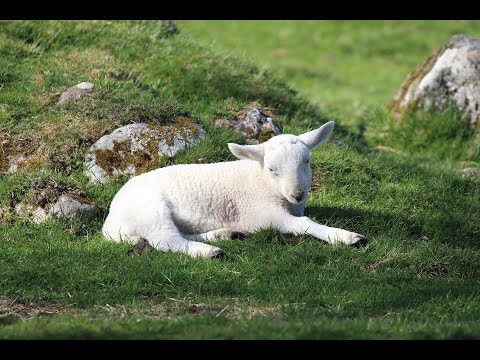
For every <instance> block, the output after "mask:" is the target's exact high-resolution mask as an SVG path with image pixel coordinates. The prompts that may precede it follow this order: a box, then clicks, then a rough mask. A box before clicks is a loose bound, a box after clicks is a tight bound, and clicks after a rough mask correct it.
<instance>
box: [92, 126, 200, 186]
mask: <svg viewBox="0 0 480 360" xmlns="http://www.w3.org/2000/svg"><path fill="white" fill-rule="evenodd" d="M205 136H206V131H205V130H204V129H203V128H202V127H201V126H200V125H198V124H196V123H194V122H193V121H191V120H188V119H180V120H177V121H176V122H173V123H170V124H166V125H157V124H145V123H136V124H129V125H126V126H123V127H121V128H119V129H116V130H114V131H113V132H112V133H110V134H108V135H105V136H102V137H101V138H100V139H99V140H98V141H97V142H95V143H94V144H93V145H92V146H91V147H90V149H89V151H88V152H87V154H86V159H85V165H86V168H87V176H88V177H89V178H90V179H91V180H92V181H93V182H94V183H102V184H105V183H106V182H107V181H109V180H111V179H114V178H116V177H119V176H122V175H127V176H135V175H138V174H140V173H142V172H145V171H148V170H149V169H150V168H152V167H153V166H156V165H158V163H159V162H160V160H161V159H162V158H163V157H173V156H175V155H176V154H177V153H178V152H179V151H181V150H184V149H185V148H186V147H187V146H189V145H195V144H197V143H198V142H200V140H201V139H202V138H204V137H205Z"/></svg>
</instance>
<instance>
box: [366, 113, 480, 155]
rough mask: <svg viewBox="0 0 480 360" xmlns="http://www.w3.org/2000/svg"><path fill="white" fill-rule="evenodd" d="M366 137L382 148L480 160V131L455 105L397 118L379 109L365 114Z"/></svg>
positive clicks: (406, 152)
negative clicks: (393, 118)
mask: <svg viewBox="0 0 480 360" xmlns="http://www.w3.org/2000/svg"><path fill="white" fill-rule="evenodd" d="M365 122H366V123H368V124H369V128H368V132H367V135H366V137H367V138H368V140H369V142H370V143H371V144H372V145H373V146H377V148H379V149H381V150H386V151H390V152H392V151H393V152H395V151H396V152H397V153H398V152H399V153H402V154H405V155H408V156H421V157H423V158H425V159H437V160H447V161H462V162H473V163H477V164H480V135H479V134H478V133H476V131H475V128H474V126H473V125H471V124H470V123H469V122H468V120H466V119H464V118H463V117H462V114H461V113H460V112H459V111H458V110H457V109H455V108H450V109H447V110H444V111H442V112H436V113H433V112H431V111H425V110H423V111H417V112H415V113H412V112H410V113H407V114H405V117H404V120H403V121H401V122H397V121H394V120H392V119H390V118H389V117H388V115H386V114H385V112H383V111H382V110H380V109H376V110H373V111H372V112H371V113H370V114H368V115H367V116H366V119H365Z"/></svg>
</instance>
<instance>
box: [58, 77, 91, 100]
mask: <svg viewBox="0 0 480 360" xmlns="http://www.w3.org/2000/svg"><path fill="white" fill-rule="evenodd" d="M93 88H94V85H93V84H92V83H90V82H82V83H80V84H77V85H75V86H72V87H71V88H69V89H68V90H67V91H65V92H64V93H63V94H62V95H61V96H60V99H59V100H58V102H57V105H63V104H67V103H71V102H75V101H78V100H80V99H81V98H83V97H84V96H87V95H88V94H89V93H90V92H91V91H92V90H93Z"/></svg>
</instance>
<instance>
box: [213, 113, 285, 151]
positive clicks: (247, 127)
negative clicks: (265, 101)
mask: <svg viewBox="0 0 480 360" xmlns="http://www.w3.org/2000/svg"><path fill="white" fill-rule="evenodd" d="M215 125H216V126H218V127H226V128H229V129H232V130H233V131H235V132H237V133H239V134H240V135H242V136H243V137H245V138H246V139H247V142H248V143H249V144H259V143H261V142H265V141H267V140H268V139H270V138H271V137H273V136H276V135H280V133H281V131H280V129H279V127H278V125H277V122H276V121H275V120H274V119H273V118H272V117H270V116H268V115H266V114H265V113H264V112H262V111H261V110H260V109H259V108H258V107H253V108H251V109H249V110H247V111H245V112H244V113H243V114H242V115H240V116H239V117H238V118H237V119H236V120H226V119H217V120H216V121H215Z"/></svg>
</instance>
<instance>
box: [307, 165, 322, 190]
mask: <svg viewBox="0 0 480 360" xmlns="http://www.w3.org/2000/svg"><path fill="white" fill-rule="evenodd" d="M322 185H323V180H322V174H321V172H320V170H319V169H317V168H313V169H312V186H311V187H310V193H313V192H316V191H317V190H318V189H320V188H321V187H322Z"/></svg>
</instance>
